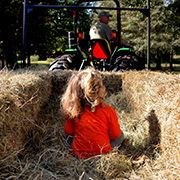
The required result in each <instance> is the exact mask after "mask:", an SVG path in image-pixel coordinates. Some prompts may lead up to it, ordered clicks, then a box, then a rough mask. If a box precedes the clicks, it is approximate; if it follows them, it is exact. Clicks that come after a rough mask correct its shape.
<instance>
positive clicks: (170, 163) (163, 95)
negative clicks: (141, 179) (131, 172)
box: [123, 72, 180, 179]
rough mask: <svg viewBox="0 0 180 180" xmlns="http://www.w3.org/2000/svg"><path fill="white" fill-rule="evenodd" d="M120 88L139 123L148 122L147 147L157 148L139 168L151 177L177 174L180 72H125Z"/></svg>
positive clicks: (176, 175) (178, 161)
mask: <svg viewBox="0 0 180 180" xmlns="http://www.w3.org/2000/svg"><path fill="white" fill-rule="evenodd" d="M123 92H124V93H125V96H126V97H127V99H128V102H129V105H130V108H131V110H132V112H131V113H132V114H134V116H135V117H139V123H142V122H143V121H146V123H148V126H149V127H148V133H149V135H148V136H149V137H148V139H147V143H148V144H149V148H151V147H153V146H154V150H155V151H157V152H159V151H160V154H159V155H158V154H157V155H156V157H158V158H157V159H156V161H154V162H152V164H151V163H149V164H148V163H147V164H146V166H145V167H144V168H143V170H142V172H143V173H144V171H147V172H149V176H150V174H151V177H154V178H155V177H156V178H164V177H166V175H167V174H171V175H169V177H174V178H177V177H179V176H178V169H179V164H180V155H179V154H180V153H178V152H180V128H179V127H180V117H179V115H180V76H179V75H172V74H165V73H158V72H141V73H139V72H129V73H125V74H124V76H123ZM160 169H161V170H160ZM152 171H153V172H152ZM150 172H151V173H150ZM172 173H173V174H172ZM141 175H142V174H141ZM170 179H171V178H170Z"/></svg>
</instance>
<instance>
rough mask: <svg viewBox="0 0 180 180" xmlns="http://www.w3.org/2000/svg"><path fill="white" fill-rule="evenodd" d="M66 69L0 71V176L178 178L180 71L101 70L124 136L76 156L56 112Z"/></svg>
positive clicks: (68, 74) (0, 177)
mask: <svg viewBox="0 0 180 180" xmlns="http://www.w3.org/2000/svg"><path fill="white" fill-rule="evenodd" d="M72 73H77V71H76V72H75V71H59V72H48V73H47V72H34V73H30V72H22V73H21V74H19V72H18V74H17V73H9V72H3V73H1V74H0V76H1V77H2V78H0V84H1V85H3V86H0V128H1V130H0V135H1V136H0V138H6V139H7V140H6V139H5V140H4V141H3V142H4V144H1V146H0V148H1V147H2V148H4V152H3V153H4V154H2V155H3V156H0V157H2V159H1V160H0V172H1V173H0V179H8V178H9V179H13V178H14V179H30V180H31V179H148V178H149V179H178V177H179V176H178V173H179V168H178V167H179V164H180V163H179V162H180V161H179V159H180V157H179V156H180V153H178V152H179V146H178V144H179V141H178V138H179V132H178V127H179V124H178V122H179V121H178V120H179V109H178V107H180V106H179V98H178V97H179V94H178V93H179V92H180V91H179V89H178V88H179V84H180V83H179V76H178V75H167V74H164V73H155V72H149V71H144V72H124V73H111V72H108V73H107V72H102V76H103V81H104V83H105V86H106V89H107V94H108V96H107V99H106V101H107V102H108V103H110V104H111V105H112V106H114V107H115V108H116V110H117V114H118V117H119V121H120V124H121V126H122V129H123V131H124V133H125V137H126V139H125V142H124V144H123V145H122V147H121V148H120V150H117V149H115V150H113V151H112V152H110V153H109V154H107V155H99V156H97V157H93V158H90V159H86V160H79V159H76V158H75V157H73V156H72V155H71V151H70V150H69V149H68V148H67V147H66V145H65V140H64V129H63V126H64V118H63V116H62V114H61V112H60V111H59V109H60V104H59V103H60V99H61V95H62V93H63V92H64V90H65V88H66V86H67V81H68V79H69V77H70V76H71V74H72ZM169 84H171V86H170V85H169ZM122 88H123V91H121V90H122ZM35 89H36V90H37V92H36V91H35ZM1 92H2V93H1ZM173 92H174V94H173ZM1 95H2V96H1ZM32 97H33V98H32ZM21 106H22V107H21ZM20 107H21V108H20ZM7 112H8V113H7ZM1 119H2V120H1ZM11 122H12V123H11ZM7 127H8V128H9V129H8V128H7ZM7 129H8V131H7ZM166 131H167V132H168V133H167V132H166ZM6 134H8V136H6ZM13 138H14V139H13ZM11 142H12V143H11ZM0 143H1V141H0ZM9 146H10V148H9ZM13 146H14V147H13ZM5 147H6V148H5ZM13 148H14V149H13ZM22 149H23V150H22ZM5 151H6V152H5ZM22 151H23V153H22ZM11 157H13V159H11Z"/></svg>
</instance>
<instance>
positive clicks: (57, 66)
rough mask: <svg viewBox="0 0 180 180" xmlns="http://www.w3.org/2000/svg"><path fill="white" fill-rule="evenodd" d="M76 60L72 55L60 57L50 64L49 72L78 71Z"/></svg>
mask: <svg viewBox="0 0 180 180" xmlns="http://www.w3.org/2000/svg"><path fill="white" fill-rule="evenodd" d="M75 59H76V57H75V55H71V54H64V55H62V56H60V57H57V58H56V59H55V61H54V62H52V63H51V64H50V68H49V71H58V70H67V69H76V67H75V65H76V64H75V62H76V61H75Z"/></svg>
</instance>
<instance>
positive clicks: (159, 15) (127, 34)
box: [0, 0, 180, 68]
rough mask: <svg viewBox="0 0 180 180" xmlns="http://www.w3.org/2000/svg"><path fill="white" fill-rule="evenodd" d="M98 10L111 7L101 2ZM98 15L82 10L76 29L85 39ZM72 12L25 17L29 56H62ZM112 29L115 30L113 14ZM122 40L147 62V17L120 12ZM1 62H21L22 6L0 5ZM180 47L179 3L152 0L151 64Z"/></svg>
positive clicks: (14, 0) (13, 1)
mask: <svg viewBox="0 0 180 180" xmlns="http://www.w3.org/2000/svg"><path fill="white" fill-rule="evenodd" d="M28 3H30V4H31V3H33V4H51V5H52V4H53V5H56V4H57V5H58V4H59V5H60V4H61V5H72V4H74V0H66V1H65V2H64V3H59V2H58V1H57V0H51V2H50V1H49V0H43V1H41V0H33V1H32V2H31V1H28ZM120 3H121V6H122V7H145V6H146V0H131V1H129V0H122V1H120ZM98 5H100V6H106V5H108V6H113V3H112V2H111V1H103V2H102V3H101V4H98ZM97 12H98V11H92V13H91V12H90V11H87V10H81V11H80V12H79V15H78V18H79V20H78V28H79V30H82V31H84V32H85V34H86V35H88V32H89V28H90V25H91V21H92V19H95V18H96V17H97ZM72 13H73V12H72V10H63V11H62V10H55V9H44V8H43V9H39V8H37V9H29V10H28V15H27V42H28V43H27V48H28V50H29V55H33V54H37V55H39V57H40V59H46V58H47V57H49V56H52V55H54V56H55V55H58V53H62V52H63V49H65V47H67V45H68V40H67V32H68V31H72V30H73V24H72V22H73V21H72ZM111 14H114V16H113V18H112V21H111V24H110V25H111V26H112V28H113V29H115V27H116V26H115V22H116V21H115V11H112V12H111ZM121 14H122V38H123V39H124V40H125V41H127V42H128V43H130V44H132V45H133V47H134V49H135V50H136V52H137V53H138V54H139V55H141V56H144V58H146V41H147V38H146V17H145V16H144V15H143V14H142V13H140V12H137V11H122V12H121ZM0 23H1V26H0V60H1V61H0V62H1V64H2V66H3V65H4V64H3V63H5V64H6V65H7V66H8V67H9V68H14V67H15V66H16V64H17V60H18V59H21V58H22V57H21V51H22V28H23V27H22V26H23V2H22V1H19V0H1V1H0ZM179 47H180V1H179V0H174V1H173V2H171V4H170V5H169V6H165V4H164V2H163V0H151V61H155V62H157V66H158V68H160V64H161V62H164V61H166V62H167V61H169V60H170V58H171V56H172V54H173V53H174V52H175V51H178V49H179Z"/></svg>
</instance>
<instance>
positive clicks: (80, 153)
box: [64, 103, 121, 158]
mask: <svg viewBox="0 0 180 180" xmlns="http://www.w3.org/2000/svg"><path fill="white" fill-rule="evenodd" d="M64 129H65V133H66V134H68V135H72V136H74V140H73V143H72V149H73V153H74V155H75V156H77V157H79V158H89V157H91V156H94V155H99V154H106V153H108V152H109V151H111V150H112V147H111V144H110V141H111V140H115V139H116V138H118V137H120V135H121V129H120V125H119V123H118V118H117V115H116V111H115V110H114V109H113V108H112V107H111V106H110V105H108V104H104V103H103V105H99V106H97V107H96V110H95V112H92V111H91V109H90V107H89V106H85V109H84V111H83V112H82V113H81V115H80V118H78V119H76V120H66V123H65V126H64Z"/></svg>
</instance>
